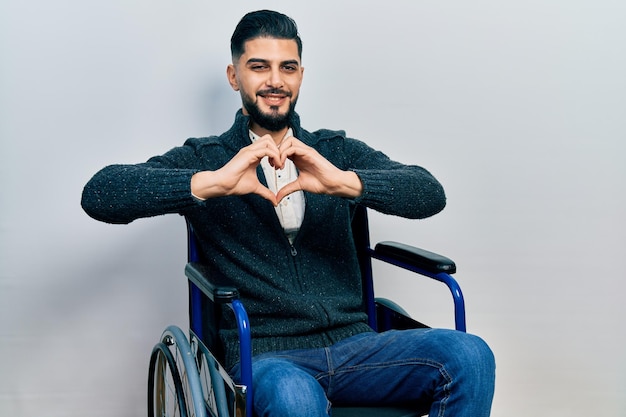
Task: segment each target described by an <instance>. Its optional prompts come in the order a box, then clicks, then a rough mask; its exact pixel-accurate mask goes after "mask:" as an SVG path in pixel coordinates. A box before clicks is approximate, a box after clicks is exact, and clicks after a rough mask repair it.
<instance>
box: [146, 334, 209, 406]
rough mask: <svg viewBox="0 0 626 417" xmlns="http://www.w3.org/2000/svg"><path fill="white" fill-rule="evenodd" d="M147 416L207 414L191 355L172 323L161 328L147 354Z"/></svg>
mask: <svg viewBox="0 0 626 417" xmlns="http://www.w3.org/2000/svg"><path fill="white" fill-rule="evenodd" d="M148 417H207V410H206V407H205V405H204V399H203V396H202V388H201V386H200V378H199V375H198V369H197V366H196V362H195V358H194V355H193V354H192V353H191V349H190V346H189V342H188V341H187V337H186V336H185V334H184V333H183V332H182V330H180V329H179V328H178V327H176V326H170V327H168V328H167V329H166V330H165V331H164V332H163V334H162V336H161V342H160V343H158V344H157V345H156V346H155V347H154V349H153V352H152V356H151V358H150V369H149V373H148Z"/></svg>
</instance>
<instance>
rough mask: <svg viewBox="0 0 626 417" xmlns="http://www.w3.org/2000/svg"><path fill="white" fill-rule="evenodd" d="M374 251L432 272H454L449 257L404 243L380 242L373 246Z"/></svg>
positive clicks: (454, 265) (452, 263) (454, 266)
mask: <svg viewBox="0 0 626 417" xmlns="http://www.w3.org/2000/svg"><path fill="white" fill-rule="evenodd" d="M374 253H375V254H376V255H380V256H382V257H386V258H390V259H393V260H395V261H400V262H404V263H406V264H408V265H411V266H414V267H417V268H421V269H424V270H426V271H428V272H431V273H433V274H437V273H440V272H445V273H446V274H454V273H455V272H456V264H455V263H454V261H452V260H451V259H449V258H446V257H445V256H443V255H439V254H437V253H434V252H429V251H427V250H424V249H420V248H416V247H414V246H410V245H406V244H404V243H398V242H390V241H385V242H380V243H378V244H377V245H376V247H375V248H374Z"/></svg>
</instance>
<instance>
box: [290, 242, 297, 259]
mask: <svg viewBox="0 0 626 417" xmlns="http://www.w3.org/2000/svg"><path fill="white" fill-rule="evenodd" d="M289 247H290V248H291V256H296V255H298V251H297V249H296V248H294V247H293V245H292V244H291V242H290V243H289Z"/></svg>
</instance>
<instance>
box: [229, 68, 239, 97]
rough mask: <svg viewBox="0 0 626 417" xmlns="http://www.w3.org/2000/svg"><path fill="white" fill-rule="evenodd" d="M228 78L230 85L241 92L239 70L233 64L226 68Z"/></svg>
mask: <svg viewBox="0 0 626 417" xmlns="http://www.w3.org/2000/svg"><path fill="white" fill-rule="evenodd" d="M226 77H227V78H228V83H229V84H230V86H231V87H232V89H233V90H235V91H239V82H238V81H237V69H236V68H235V66H234V65H233V64H229V65H228V67H226Z"/></svg>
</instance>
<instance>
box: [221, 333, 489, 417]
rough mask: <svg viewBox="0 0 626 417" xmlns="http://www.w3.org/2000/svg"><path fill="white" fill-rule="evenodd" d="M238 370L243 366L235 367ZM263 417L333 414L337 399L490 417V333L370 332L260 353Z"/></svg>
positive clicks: (257, 406)
mask: <svg viewBox="0 0 626 417" xmlns="http://www.w3.org/2000/svg"><path fill="white" fill-rule="evenodd" d="M233 373H234V375H235V378H236V375H237V374H238V365H237V366H235V368H234V369H233ZM252 375H253V376H252V378H253V384H254V400H253V401H254V410H255V414H256V415H257V416H259V417H269V416H272V417H277V416H289V417H297V416H302V417H305V416H306V417H316V416H320V417H322V416H329V415H330V405H331V404H335V405H353V404H356V405H359V406H364V405H391V404H407V403H408V404H412V405H414V406H415V407H416V411H424V413H425V414H426V413H430V414H428V415H429V416H431V417H432V416H437V417H453V416H454V417H487V416H489V413H490V409H491V401H492V399H493V392H494V384H495V361H494V357H493V354H492V352H491V350H490V349H489V347H488V346H487V344H486V343H485V342H483V340H482V339H480V338H478V337H476V336H473V335H470V334H466V333H462V332H457V331H454V330H444V329H415V330H400V331H398V330H391V331H388V332H384V333H374V332H371V333H363V334H359V335H356V336H353V337H350V338H348V339H345V340H342V341H340V342H339V343H337V344H335V345H332V346H330V347H327V348H320V349H304V350H288V351H279V352H271V353H265V354H261V355H258V356H255V357H254V358H253V364H252Z"/></svg>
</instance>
